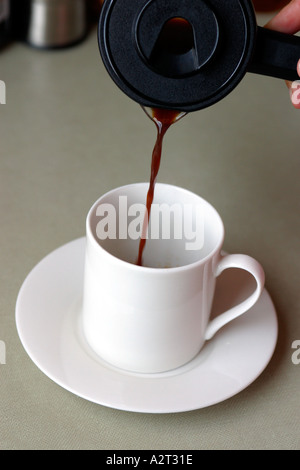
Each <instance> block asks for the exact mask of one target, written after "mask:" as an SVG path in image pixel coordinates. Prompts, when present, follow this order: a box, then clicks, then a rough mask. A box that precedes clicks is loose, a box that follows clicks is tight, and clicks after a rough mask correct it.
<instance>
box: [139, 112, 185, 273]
mask: <svg viewBox="0 0 300 470" xmlns="http://www.w3.org/2000/svg"><path fill="white" fill-rule="evenodd" d="M144 111H145V112H146V114H148V112H147V111H146V110H145V109H144ZM151 111H152V116H149V114H148V116H149V117H150V118H151V119H152V121H153V122H154V124H155V125H156V129H157V139H156V142H155V145H154V149H153V152H152V163H151V176H150V184H149V189H148V193H147V200H146V209H147V210H146V214H145V219H144V224H143V230H142V238H141V240H140V246H139V254H138V259H137V262H136V264H137V265H138V266H142V262H143V252H144V249H145V245H146V234H147V230H148V225H149V220H150V211H151V206H152V202H153V198H154V188H155V183H156V178H157V174H158V171H159V167H160V161H161V153H162V145H163V139H164V136H165V134H166V132H167V130H168V129H169V127H170V126H171V125H172V124H174V123H175V122H177V121H178V120H179V119H180V118H181V117H183V116H184V114H185V113H182V112H180V111H174V110H168V109H159V108H152V110H151Z"/></svg>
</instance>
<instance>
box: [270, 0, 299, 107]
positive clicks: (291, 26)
mask: <svg viewBox="0 0 300 470" xmlns="http://www.w3.org/2000/svg"><path fill="white" fill-rule="evenodd" d="M266 28H269V29H273V30H275V31H279V32H281V33H286V34H295V33H297V32H298V31H300V0H292V1H291V2H290V3H288V5H286V6H285V7H284V8H283V9H282V10H281V11H280V12H279V13H277V15H276V16H274V18H272V19H271V20H270V21H269V22H268V23H267V24H266ZM297 72H298V75H299V77H300V59H299V61H298V65H297ZM286 84H287V86H288V88H289V90H290V97H291V101H292V104H293V106H294V107H295V108H297V109H300V80H299V81H298V80H297V81H295V82H286Z"/></svg>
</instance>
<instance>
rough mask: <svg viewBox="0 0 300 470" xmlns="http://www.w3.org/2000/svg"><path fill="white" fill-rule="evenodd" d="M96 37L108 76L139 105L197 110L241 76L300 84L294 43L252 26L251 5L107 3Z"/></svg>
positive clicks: (160, 0) (204, 0)
mask: <svg viewBox="0 0 300 470" xmlns="http://www.w3.org/2000/svg"><path fill="white" fill-rule="evenodd" d="M98 37H99V47H100V52H101V56H102V59H103V62H104V64H105V66H106V68H107V70H108V72H109V74H110V76H111V77H112V79H113V80H114V81H115V83H116V84H117V85H118V86H119V87H120V88H121V90H123V91H124V92H125V93H126V94H127V95H128V96H129V97H130V98H132V99H133V100H135V101H137V102H138V103H140V104H141V105H143V106H149V107H160V108H167V109H176V110H179V111H186V112H189V111H195V110H198V109H203V108H205V107H207V106H210V105H212V104H214V103H216V102H217V101H219V100H221V99H222V98H224V97H225V96H226V95H228V93H230V92H231V91H232V90H233V89H234V88H235V87H236V86H237V85H238V83H239V82H240V81H241V80H242V78H243V77H244V75H245V74H246V72H254V73H259V74H263V75H269V76H272V77H277V78H281V79H286V80H292V81H293V80H297V79H299V77H298V75H297V71H296V68H297V62H298V60H299V58H300V37H297V36H292V35H286V34H282V33H278V32H274V31H271V30H268V29H266V28H262V27H258V26H257V23H256V16H255V12H254V8H253V5H252V2H251V1H250V0H106V1H105V3H104V6H103V8H102V12H101V15H100V22H99V34H98Z"/></svg>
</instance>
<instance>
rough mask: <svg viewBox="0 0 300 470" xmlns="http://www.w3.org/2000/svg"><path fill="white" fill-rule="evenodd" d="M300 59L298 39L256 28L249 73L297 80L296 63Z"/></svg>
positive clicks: (299, 41) (299, 38)
mask: <svg viewBox="0 0 300 470" xmlns="http://www.w3.org/2000/svg"><path fill="white" fill-rule="evenodd" d="M299 59H300V37H299V36H293V35H292V34H284V33H279V32H278V31H273V30H271V29H267V28H262V27H261V26H258V28H257V37H256V45H255V48H254V54H253V57H252V61H251V62H250V66H249V68H248V71H249V72H253V73H258V74H261V75H268V76H270V77H276V78H282V79H284V80H290V81H294V80H299V76H298V74H297V63H298V60H299Z"/></svg>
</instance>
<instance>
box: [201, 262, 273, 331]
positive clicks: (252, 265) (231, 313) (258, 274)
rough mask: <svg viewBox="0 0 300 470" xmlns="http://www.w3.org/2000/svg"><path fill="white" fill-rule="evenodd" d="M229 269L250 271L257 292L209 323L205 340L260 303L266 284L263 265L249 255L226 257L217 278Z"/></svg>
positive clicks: (217, 270) (219, 264)
mask: <svg viewBox="0 0 300 470" xmlns="http://www.w3.org/2000/svg"><path fill="white" fill-rule="evenodd" d="M229 268H239V269H243V270H245V271H248V272H249V273H250V274H252V276H253V277H254V278H255V280H256V283H257V287H256V290H255V291H254V292H253V293H252V294H251V295H250V296H249V297H248V298H247V299H245V300H244V301H243V302H241V303H240V304H238V305H235V306H234V307H232V308H230V309H229V310H227V311H226V312H224V313H222V314H221V315H218V316H217V317H216V318H214V319H213V320H211V321H210V322H209V323H208V326H207V329H206V333H205V340H209V339H211V338H212V337H213V336H214V335H215V333H216V332H217V331H218V330H219V329H220V328H222V327H223V326H224V325H226V324H227V323H229V322H230V321H231V320H234V319H235V318H237V317H239V316H240V315H242V314H243V313H245V312H247V311H248V310H249V309H250V308H251V307H253V305H254V304H255V303H256V302H257V301H258V299H259V297H260V295H261V293H262V291H263V288H264V284H265V273H264V270H263V268H262V267H261V265H260V264H259V263H258V261H256V260H255V259H254V258H251V256H248V255H225V256H223V257H222V258H221V260H220V261H219V263H218V265H217V269H216V277H218V276H220V274H221V273H222V272H223V271H224V270H225V269H229Z"/></svg>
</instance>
